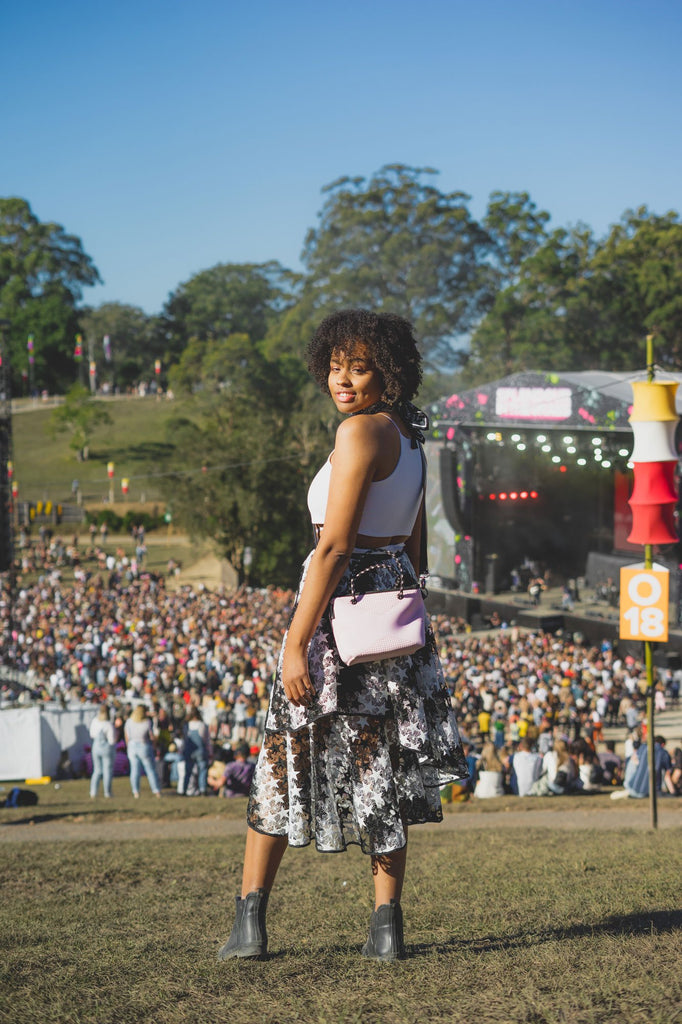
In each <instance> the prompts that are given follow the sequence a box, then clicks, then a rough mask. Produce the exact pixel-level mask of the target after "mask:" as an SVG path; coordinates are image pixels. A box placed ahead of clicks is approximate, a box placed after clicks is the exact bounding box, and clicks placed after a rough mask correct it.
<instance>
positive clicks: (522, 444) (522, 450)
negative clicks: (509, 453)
mask: <svg viewBox="0 0 682 1024" xmlns="http://www.w3.org/2000/svg"><path fill="white" fill-rule="evenodd" d="M516 448H517V451H520V452H525V450H526V446H525V444H524V443H523V441H521V443H520V444H517V446H516Z"/></svg>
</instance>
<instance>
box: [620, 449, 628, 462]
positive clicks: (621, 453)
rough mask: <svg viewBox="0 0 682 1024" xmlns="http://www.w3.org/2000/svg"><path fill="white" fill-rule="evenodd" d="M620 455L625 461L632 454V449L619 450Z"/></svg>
mask: <svg viewBox="0 0 682 1024" xmlns="http://www.w3.org/2000/svg"><path fill="white" fill-rule="evenodd" d="M618 454H619V455H620V457H621V458H623V459H624V458H626V457H627V456H628V455H629V454H630V449H629V448H619V449H618Z"/></svg>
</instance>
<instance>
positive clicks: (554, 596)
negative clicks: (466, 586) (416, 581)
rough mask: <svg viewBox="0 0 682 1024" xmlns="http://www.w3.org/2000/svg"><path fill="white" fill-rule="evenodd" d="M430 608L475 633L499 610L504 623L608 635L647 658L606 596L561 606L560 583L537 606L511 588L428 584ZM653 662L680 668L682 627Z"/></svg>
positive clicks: (658, 648) (591, 637)
mask: <svg viewBox="0 0 682 1024" xmlns="http://www.w3.org/2000/svg"><path fill="white" fill-rule="evenodd" d="M428 591H429V596H428V598H427V608H428V610H429V612H430V613H431V614H432V615H438V614H447V615H449V616H452V617H453V618H455V617H460V618H462V619H464V620H465V621H466V622H467V624H468V626H469V627H470V629H471V631H472V632H477V631H481V630H486V631H487V630H490V629H491V623H490V619H491V616H494V615H495V613H497V615H498V616H499V619H500V622H501V623H505V624H506V626H507V627H508V628H509V627H512V626H518V627H519V628H521V629H526V630H538V631H541V632H543V633H553V634H557V635H561V636H564V637H565V636H566V635H567V634H569V633H570V634H572V635H573V636H575V637H576V639H578V636H580V637H581V638H582V640H583V641H584V642H586V643H588V644H589V645H590V646H592V645H595V646H597V645H599V644H601V642H602V641H603V640H608V641H610V643H611V644H612V645H613V647H614V648H615V647H617V649H618V650H619V651H620V652H621V654H631V655H633V657H637V658H642V657H643V644H642V643H641V642H639V641H628V640H620V639H619V637H618V633H619V610H618V606H617V604H616V605H615V606H614V605H612V604H609V603H608V601H606V600H597V599H596V598H595V597H594V596H593V595H592V594H591V593H587V592H586V593H585V594H584V595H582V598H581V600H580V601H578V602H577V603H576V604H575V606H574V608H573V610H571V611H568V610H563V609H562V607H561V596H562V588H561V587H550V588H548V589H547V590H546V591H545V592H544V593H543V595H542V598H541V601H540V604H539V605H537V606H533V605H532V604H531V602H530V599H529V598H528V596H527V595H526V594H515V593H513V592H511V591H508V592H505V593H501V594H471V593H466V592H464V591H459V590H446V589H441V588H439V587H429V588H428ZM675 615H676V606H674V605H672V604H671V607H670V623H671V626H672V624H673V623H675V622H676V619H675ZM653 650H654V661H655V663H656V665H658V666H662V667H671V668H677V667H682V628H680V627H679V626H675V628H671V629H670V630H669V634H668V641H667V642H666V643H655V644H654V645H653Z"/></svg>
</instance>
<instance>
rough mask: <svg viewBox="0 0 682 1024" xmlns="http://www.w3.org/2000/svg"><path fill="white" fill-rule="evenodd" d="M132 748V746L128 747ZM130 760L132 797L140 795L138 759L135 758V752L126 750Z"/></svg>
mask: <svg viewBox="0 0 682 1024" xmlns="http://www.w3.org/2000/svg"><path fill="white" fill-rule="evenodd" d="M130 746H131V747H132V744H131V745H130ZM128 753H129V758H130V788H131V789H132V791H133V796H139V795H140V759H139V757H138V756H137V752H136V750H135V749H134V748H133V749H130V748H129V750H128Z"/></svg>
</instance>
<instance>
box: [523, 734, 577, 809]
mask: <svg viewBox="0 0 682 1024" xmlns="http://www.w3.org/2000/svg"><path fill="white" fill-rule="evenodd" d="M577 778H578V770H577V768H576V766H575V762H574V760H573V758H572V757H571V755H570V753H569V750H568V744H567V743H566V740H563V739H558V740H555V742H554V749H553V750H548V751H547V753H546V754H545V756H544V758H543V759H542V776H541V777H540V779H538V782H540V783H542V782H545V784H546V789H547V793H546V794H545V793H538V794H535V792H534V795H538V796H543V795H549V794H552V793H553V794H554V795H555V796H563V795H564V794H565V793H569V792H570V791H571V790H572V789H573V788H574V787H575V782H576V779H577ZM533 791H535V786H534V787H533Z"/></svg>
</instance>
